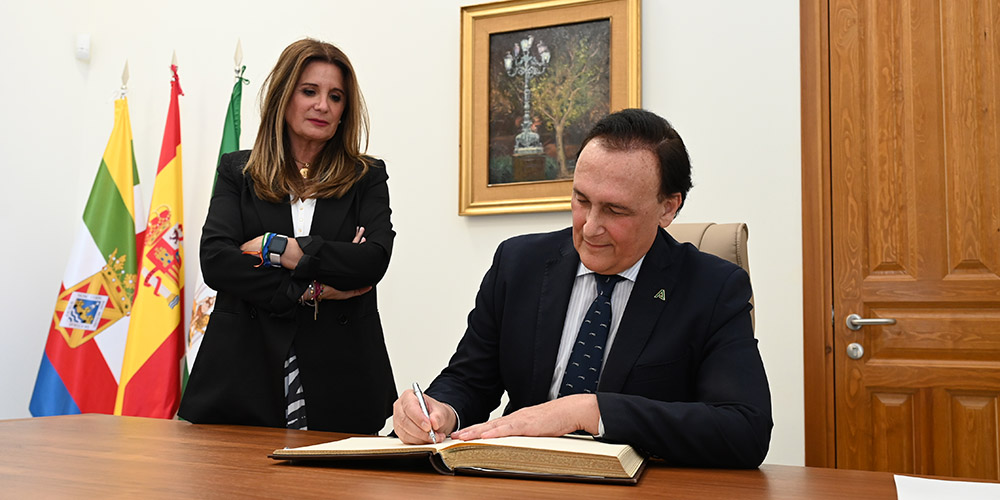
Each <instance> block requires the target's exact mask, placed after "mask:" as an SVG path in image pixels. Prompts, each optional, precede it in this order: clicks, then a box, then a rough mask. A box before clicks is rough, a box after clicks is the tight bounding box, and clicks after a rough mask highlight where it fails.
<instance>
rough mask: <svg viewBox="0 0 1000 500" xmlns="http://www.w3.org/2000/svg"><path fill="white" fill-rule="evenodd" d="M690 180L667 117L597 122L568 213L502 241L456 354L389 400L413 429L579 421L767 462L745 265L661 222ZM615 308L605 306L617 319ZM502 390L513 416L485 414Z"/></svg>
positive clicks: (629, 439)
mask: <svg viewBox="0 0 1000 500" xmlns="http://www.w3.org/2000/svg"><path fill="white" fill-rule="evenodd" d="M690 187H691V166H690V160H689V159H688V154H687V150H686V149H685V147H684V143H683V141H682V140H681V138H680V136H679V135H678V134H677V132H676V131H675V130H674V129H673V128H672V127H671V126H670V124H669V123H667V121H666V120H664V119H663V118H660V117H659V116H657V115H655V114H653V113H650V112H648V111H643V110H638V109H629V110H624V111H620V112H617V113H614V114H611V115H609V116H607V117H605V118H604V119H602V120H601V121H600V122H598V123H597V125H595V127H594V129H593V130H592V131H591V132H590V134H588V136H587V138H586V139H585V140H584V141H583V147H582V150H581V152H580V155H579V159H578V161H577V166H576V171H575V174H574V178H573V197H572V211H573V227H572V229H570V228H567V229H564V230H562V231H557V232H554V233H548V234H533V235H524V236H518V237H515V238H511V239H509V240H507V241H505V242H503V243H501V244H500V247H499V248H498V249H497V251H496V255H495V256H494V258H493V265H492V267H491V268H490V270H489V271H488V272H487V273H486V276H485V278H484V279H483V282H482V285H481V286H480V289H479V293H478V294H477V296H476V304H475V308H474V309H473V311H472V312H471V313H470V314H469V322H468V329H467V330H466V332H465V336H464V337H463V338H462V340H461V342H460V343H459V345H458V349H457V351H456V352H455V354H454V356H453V357H452V358H451V361H450V362H449V365H448V367H447V368H445V369H444V371H442V372H441V374H440V375H439V376H438V377H437V378H436V379H435V380H434V382H433V383H432V384H431V385H430V387H428V389H427V391H426V401H427V405H428V410H429V411H430V417H429V418H428V417H425V416H424V414H423V413H422V411H421V409H420V406H419V404H418V402H417V398H416V396H415V395H414V394H413V392H412V391H406V392H405V393H404V394H403V395H402V396H401V397H400V398H399V399H398V400H397V401H396V403H395V404H394V406H393V424H394V427H395V432H396V433H397V435H399V437H400V438H401V439H402V440H403V441H404V442H407V443H424V442H429V441H430V437H429V432H430V431H432V430H433V431H434V432H435V433H436V435H437V436H444V435H447V434H451V437H453V438H456V439H462V440H468V439H475V438H491V437H501V436H509V435H521V436H558V435H562V434H566V433H571V432H575V431H584V432H587V433H590V434H593V435H595V436H598V437H600V438H601V439H604V440H608V441H613V442H621V443H628V444H631V445H633V446H635V447H637V448H639V449H642V450H645V451H646V452H648V453H650V454H653V455H655V456H658V457H660V458H663V459H665V460H667V461H668V462H671V463H674V464H684V465H693V466H709V467H739V468H742V467H746V468H752V467H756V466H758V465H760V463H761V462H762V461H763V459H764V456H765V455H766V454H767V449H768V444H769V442H770V435H771V427H772V421H771V402H770V392H769V390H768V385H767V377H766V375H765V373H764V367H763V363H762V362H761V358H760V353H759V351H758V349H757V341H756V339H755V338H754V336H753V326H752V323H751V318H750V308H751V305H750V303H749V301H750V296H751V289H750V279H749V276H748V275H747V273H746V272H745V271H744V270H743V269H741V268H740V267H738V266H736V265H735V264H732V263H730V262H726V261H724V260H722V259H719V258H717V257H715V256H711V255H708V254H704V253H701V252H699V251H698V250H697V249H695V248H694V247H693V246H691V245H689V244H684V245H682V244H679V243H678V242H677V241H676V240H674V239H673V238H672V237H670V235H669V234H667V232H666V231H664V230H663V229H662V228H663V227H666V226H667V225H669V224H670V223H671V222H672V221H673V219H674V217H675V215H676V214H677V211H678V210H679V209H680V208H681V206H682V205H683V204H684V200H685V197H686V196H687V192H688V190H689V189H690ZM608 318H610V320H608ZM504 391H506V392H507V394H508V396H509V399H510V403H509V404H508V405H507V407H506V408H505V410H504V416H503V417H500V418H497V419H494V420H491V421H487V419H488V418H489V414H490V412H491V411H492V410H493V409H495V408H496V407H497V406H498V405H499V402H500V397H501V395H502V394H503V392H504Z"/></svg>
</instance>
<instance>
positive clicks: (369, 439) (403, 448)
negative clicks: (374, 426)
mask: <svg viewBox="0 0 1000 500" xmlns="http://www.w3.org/2000/svg"><path fill="white" fill-rule="evenodd" d="M456 442H458V441H455V440H452V439H446V440H445V441H443V442H440V443H438V444H433V443H428V444H414V445H410V444H404V443H403V442H402V441H400V440H399V438H392V437H382V436H364V437H352V438H347V439H341V440H340V441H331V442H329V443H320V444H314V445H311V446H301V447H298V448H286V449H281V450H275V451H274V453H275V455H287V454H299V453H301V454H307V455H308V454H330V455H355V454H372V455H378V454H393V453H410V452H414V451H438V450H441V449H442V448H447V447H448V446H450V445H452V444H454V443H456Z"/></svg>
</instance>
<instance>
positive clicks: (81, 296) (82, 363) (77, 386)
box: [29, 97, 146, 417]
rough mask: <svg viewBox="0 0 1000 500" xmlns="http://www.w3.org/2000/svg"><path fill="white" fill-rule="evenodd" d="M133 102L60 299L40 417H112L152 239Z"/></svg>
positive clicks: (121, 114)
mask: <svg viewBox="0 0 1000 500" xmlns="http://www.w3.org/2000/svg"><path fill="white" fill-rule="evenodd" d="M141 207H142V195H141V193H140V191H139V173H138V170H137V169H136V165H135V156H134V154H133V151H132V125H131V123H130V122H129V115H128V101H127V100H126V99H125V98H124V97H122V98H121V99H118V100H116V101H115V123H114V127H113V129H112V131H111V137H110V139H108V145H107V148H105V150H104V156H103V158H102V159H101V164H100V166H99V167H98V170H97V176H96V177H95V178H94V184H93V187H91V190H90V196H89V198H88V199H87V206H86V208H85V209H84V211H83V220H82V221H81V222H82V224H80V226H79V229H78V230H77V234H76V239H75V242H74V244H73V249H72V251H71V254H70V261H69V264H68V265H67V266H66V271H65V272H64V273H63V281H62V286H61V287H60V289H59V294H58V295H57V298H56V307H55V311H54V312H53V314H52V322H51V324H50V327H49V335H48V340H47V341H46V343H45V350H44V352H43V353H42V362H41V366H40V367H39V369H38V378H37V379H36V380H35V389H34V391H33V392H32V395H31V403H30V404H29V409H30V411H31V414H32V415H34V416H36V417H39V416H48V415H68V414H75V413H112V412H113V411H114V408H115V397H116V394H117V392H118V381H119V380H120V378H121V367H122V359H123V356H124V352H125V342H126V337H127V335H128V329H129V312H130V311H131V309H132V301H133V298H134V294H135V289H136V285H137V283H138V279H137V273H136V269H137V263H138V260H139V258H138V251H137V247H141V245H142V241H143V239H144V238H145V234H144V232H143V230H144V228H145V221H146V215H145V213H144V212H143V210H142V208H141Z"/></svg>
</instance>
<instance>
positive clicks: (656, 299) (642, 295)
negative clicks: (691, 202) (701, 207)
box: [598, 229, 681, 392]
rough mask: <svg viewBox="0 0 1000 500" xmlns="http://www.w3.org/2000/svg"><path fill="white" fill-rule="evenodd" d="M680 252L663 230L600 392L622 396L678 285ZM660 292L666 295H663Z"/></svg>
mask: <svg viewBox="0 0 1000 500" xmlns="http://www.w3.org/2000/svg"><path fill="white" fill-rule="evenodd" d="M679 248H680V247H679V246H678V243H677V242H676V241H675V240H674V239H673V238H671V237H670V235H669V234H667V232H666V231H664V230H662V229H661V230H660V231H659V234H658V235H657V237H656V239H655V240H654V241H653V246H652V247H651V248H650V249H649V252H647V253H646V258H645V260H643V262H642V268H641V269H639V275H638V276H637V277H636V280H635V285H634V286H633V287H632V295H630V296H629V299H628V304H627V305H626V306H625V313H624V315H623V316H622V320H621V323H619V325H618V333H616V334H615V340H614V344H613V345H612V346H611V353H610V354H609V355H608V359H607V361H606V362H605V365H604V368H603V370H602V371H601V381H600V384H599V387H598V390H599V391H602V392H620V391H621V389H622V387H623V386H624V384H625V379H626V377H627V376H628V373H629V371H631V369H632V367H633V366H635V361H636V360H637V359H638V358H639V354H640V353H641V352H642V349H643V347H644V346H645V345H646V341H647V339H649V336H650V335H651V334H652V333H653V327H654V326H655V325H656V322H657V321H658V320H659V318H660V315H661V314H662V312H663V307H664V306H665V305H666V304H667V301H669V300H670V293H671V291H672V290H673V288H674V285H675V284H676V283H677V273H678V271H679V270H680V268H681V265H680V264H681V263H680V262H677V260H678V259H679V258H680V255H681V253H680V252H679V251H678V249H679ZM661 290H663V294H660V291H661ZM660 297H663V299H664V300H661V298H660Z"/></svg>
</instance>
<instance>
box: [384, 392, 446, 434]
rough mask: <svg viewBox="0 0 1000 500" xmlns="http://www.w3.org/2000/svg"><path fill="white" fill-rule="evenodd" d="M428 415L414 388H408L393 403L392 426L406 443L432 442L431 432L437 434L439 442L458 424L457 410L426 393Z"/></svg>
mask: <svg viewBox="0 0 1000 500" xmlns="http://www.w3.org/2000/svg"><path fill="white" fill-rule="evenodd" d="M423 396H424V401H425V402H426V404H427V413H428V416H424V412H423V410H422V409H421V408H420V402H419V401H418V400H417V395H416V394H415V393H414V392H413V390H412V389H407V390H406V391H405V392H403V394H402V395H401V396H400V397H399V399H397V400H396V402H395V403H393V405H392V406H393V407H392V427H393V430H394V431H395V432H396V436H398V437H399V439H400V440H402V441H403V442H404V443H406V444H426V443H430V442H431V437H430V432H431V431H433V432H434V434H435V435H436V436H437V440H438V442H440V441H442V440H444V438H445V437H446V436H448V435H449V434H451V433H452V431H454V430H455V427H456V425H457V422H456V417H455V412H454V410H452V409H451V407H449V406H448V405H446V404H444V403H440V402H438V401H437V400H436V399H434V398H432V397H430V396H428V395H426V394H424V395H423Z"/></svg>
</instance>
